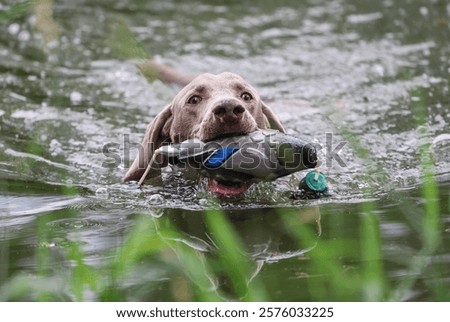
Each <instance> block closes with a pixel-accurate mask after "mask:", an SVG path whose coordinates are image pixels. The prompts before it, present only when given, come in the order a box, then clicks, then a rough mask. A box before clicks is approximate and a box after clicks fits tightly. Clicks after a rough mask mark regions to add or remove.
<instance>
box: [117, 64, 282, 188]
mask: <svg viewBox="0 0 450 322" xmlns="http://www.w3.org/2000/svg"><path fill="white" fill-rule="evenodd" d="M150 64H151V67H153V68H156V69H157V70H158V72H159V76H160V78H161V79H162V80H164V81H168V82H173V83H178V84H180V85H185V87H184V88H182V89H181V91H180V92H179V93H178V94H177V95H176V96H175V98H174V99H173V100H172V102H171V103H170V104H169V105H167V106H166V107H164V108H163V110H162V111H161V112H160V113H159V114H158V115H156V117H155V118H154V119H153V120H152V121H151V122H150V124H149V125H148V127H147V130H146V132H145V135H144V139H143V141H142V145H141V149H140V150H139V153H138V155H137V157H136V159H135V160H134V162H133V164H132V165H131V167H130V169H129V170H128V172H127V173H126V174H125V176H124V178H123V180H124V181H131V180H139V179H140V178H141V177H142V175H143V174H144V172H145V169H146V168H147V166H148V164H149V162H150V160H151V158H152V156H153V154H154V152H155V150H156V149H157V148H159V147H160V146H161V145H163V144H168V143H179V142H182V141H185V140H187V139H194V138H196V139H200V140H202V141H209V140H214V139H216V138H220V137H224V136H232V135H241V134H247V133H250V132H253V131H255V130H257V129H268V128H273V129H277V130H279V131H281V132H283V133H284V132H285V131H284V128H283V126H282V124H281V122H280V120H279V119H278V117H277V116H276V115H275V114H274V113H273V111H272V110H271V109H270V107H269V106H267V105H266V104H265V103H264V102H263V101H262V100H261V97H260V96H259V95H258V92H257V91H256V89H255V88H254V87H253V86H251V85H250V84H249V83H248V82H246V81H245V80H244V79H243V78H242V77H241V76H239V75H237V74H234V73H230V72H224V73H221V74H218V75H213V74H209V73H206V74H201V75H199V76H197V77H190V76H189V75H187V74H182V75H181V74H177V72H176V71H175V70H172V69H170V68H168V67H166V66H164V65H159V64H156V63H150ZM161 162H162V163H164V161H161ZM166 164H167V162H166ZM154 175H155V173H153V174H151V175H150V176H154ZM208 186H209V189H210V191H211V192H213V193H215V194H216V195H218V196H235V195H241V194H243V193H244V192H245V191H247V189H248V188H249V185H248V184H247V183H230V182H218V181H216V180H214V179H209V184H208Z"/></svg>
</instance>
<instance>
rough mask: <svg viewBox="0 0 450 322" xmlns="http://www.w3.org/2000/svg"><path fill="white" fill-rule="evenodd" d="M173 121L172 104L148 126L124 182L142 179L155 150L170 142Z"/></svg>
mask: <svg viewBox="0 0 450 322" xmlns="http://www.w3.org/2000/svg"><path fill="white" fill-rule="evenodd" d="M172 120H173V114H172V105H171V104H170V105H168V106H166V107H165V108H164V109H163V110H162V111H161V112H160V113H159V114H158V115H156V117H155V118H154V119H153V120H152V121H151V122H150V124H149V125H148V126H147V130H146V131H145V136H144V140H143V141H142V144H141V146H140V147H139V152H138V155H137V156H136V159H135V160H134V162H133V164H132V165H131V167H130V169H128V172H127V173H126V174H125V176H124V177H123V181H130V180H139V179H140V178H141V177H142V175H143V174H144V172H145V169H146V168H147V166H148V163H149V162H150V160H151V158H152V156H153V153H154V152H155V150H156V149H158V148H159V147H160V146H161V145H162V144H163V143H164V142H169V141H170V127H171V125H172Z"/></svg>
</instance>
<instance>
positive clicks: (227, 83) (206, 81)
mask: <svg viewBox="0 0 450 322" xmlns="http://www.w3.org/2000/svg"><path fill="white" fill-rule="evenodd" d="M229 88H232V89H236V90H244V89H252V86H251V85H250V84H249V83H248V82H247V81H246V80H245V79H243V78H242V77H241V76H239V75H238V74H234V73H230V72H225V73H221V74H218V75H214V74H209V73H206V74H201V75H199V76H197V77H196V78H194V79H193V80H192V81H191V82H190V83H189V84H188V85H187V86H186V87H185V90H184V91H183V92H189V91H192V90H194V91H197V92H206V91H212V90H222V89H229Z"/></svg>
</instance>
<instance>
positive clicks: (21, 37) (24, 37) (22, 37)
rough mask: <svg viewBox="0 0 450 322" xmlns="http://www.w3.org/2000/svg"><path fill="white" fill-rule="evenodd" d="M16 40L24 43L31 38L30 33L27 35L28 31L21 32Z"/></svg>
mask: <svg viewBox="0 0 450 322" xmlns="http://www.w3.org/2000/svg"><path fill="white" fill-rule="evenodd" d="M17 38H18V39H19V40H20V41H24V42H26V41H28V40H30V38H31V36H30V33H29V32H28V31H26V30H22V31H21V32H20V33H19V35H18V36H17Z"/></svg>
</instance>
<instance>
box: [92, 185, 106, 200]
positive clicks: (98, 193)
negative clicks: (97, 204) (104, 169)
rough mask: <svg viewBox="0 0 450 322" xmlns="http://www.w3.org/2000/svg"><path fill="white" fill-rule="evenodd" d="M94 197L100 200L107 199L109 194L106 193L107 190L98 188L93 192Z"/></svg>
mask: <svg viewBox="0 0 450 322" xmlns="http://www.w3.org/2000/svg"><path fill="white" fill-rule="evenodd" d="M95 195H96V196H97V197H99V198H102V199H108V197H109V192H108V189H106V188H103V187H102V188H98V189H97V190H96V191H95Z"/></svg>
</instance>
